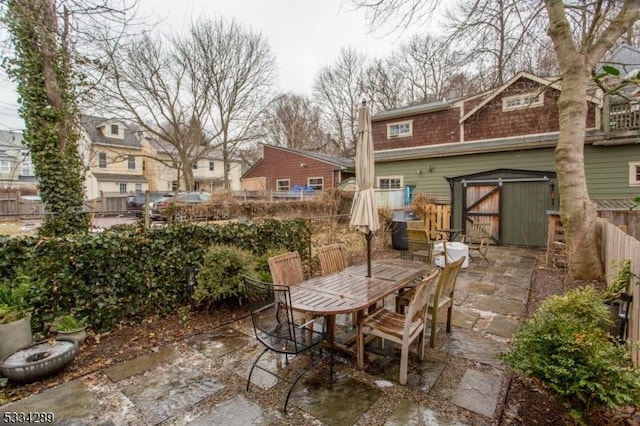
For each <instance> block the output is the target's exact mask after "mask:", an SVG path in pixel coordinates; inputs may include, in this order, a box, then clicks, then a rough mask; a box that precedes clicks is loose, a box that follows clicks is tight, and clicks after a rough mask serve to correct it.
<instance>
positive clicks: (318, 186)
mask: <svg viewBox="0 0 640 426" xmlns="http://www.w3.org/2000/svg"><path fill="white" fill-rule="evenodd" d="M307 186H310V187H311V188H313V189H314V190H316V191H322V190H323V189H324V178H321V177H315V178H308V179H307Z"/></svg>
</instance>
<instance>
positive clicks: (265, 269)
mask: <svg viewBox="0 0 640 426" xmlns="http://www.w3.org/2000/svg"><path fill="white" fill-rule="evenodd" d="M286 252H287V249H283V248H274V249H269V250H267V251H266V252H264V254H262V255H261V256H258V257H256V260H255V265H254V276H255V277H256V278H257V279H259V280H260V281H263V282H266V283H270V282H272V278H271V269H269V258H270V257H273V256H278V255H280V254H283V253H286Z"/></svg>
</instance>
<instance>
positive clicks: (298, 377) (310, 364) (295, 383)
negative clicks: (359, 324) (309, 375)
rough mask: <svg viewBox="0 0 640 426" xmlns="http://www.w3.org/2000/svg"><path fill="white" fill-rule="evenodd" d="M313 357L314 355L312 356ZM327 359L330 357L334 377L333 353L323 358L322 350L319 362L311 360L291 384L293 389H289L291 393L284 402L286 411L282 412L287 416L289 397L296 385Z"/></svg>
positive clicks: (289, 393) (288, 393)
mask: <svg viewBox="0 0 640 426" xmlns="http://www.w3.org/2000/svg"><path fill="white" fill-rule="evenodd" d="M311 356H312V357H313V354H312V355H311ZM327 357H330V358H331V360H330V365H331V366H330V369H331V375H332V376H333V354H332V353H331V352H328V355H325V356H323V355H322V350H321V351H320V356H319V357H318V359H317V360H315V361H314V360H313V359H312V360H311V362H310V363H309V364H307V366H306V367H305V368H303V369H302V371H301V372H300V374H298V376H297V377H296V379H295V380H294V381H293V382H291V387H289V392H287V399H285V401H284V409H283V410H282V411H283V412H284V413H285V414H286V413H287V405H289V397H290V396H291V392H293V388H295V387H296V385H297V384H298V382H299V381H300V379H301V378H302V376H304V375H305V373H306V372H307V371H309V370H311V369H312V368H313V367H315V366H316V365H317V364H319V363H320V362H322V361H324V360H325V359H326V358H327ZM332 383H333V379H332Z"/></svg>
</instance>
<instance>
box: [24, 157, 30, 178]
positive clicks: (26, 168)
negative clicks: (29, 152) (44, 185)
mask: <svg viewBox="0 0 640 426" xmlns="http://www.w3.org/2000/svg"><path fill="white" fill-rule="evenodd" d="M22 176H31V161H28V159H25V160H24V161H23V162H22Z"/></svg>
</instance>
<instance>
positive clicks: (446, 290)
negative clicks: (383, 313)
mask: <svg viewBox="0 0 640 426" xmlns="http://www.w3.org/2000/svg"><path fill="white" fill-rule="evenodd" d="M465 259H466V257H465V256H462V257H461V258H459V259H458V260H456V261H454V262H451V263H447V264H446V265H445V266H444V268H443V269H442V274H440V278H439V279H438V286H437V287H436V290H435V292H434V293H433V296H432V297H431V300H430V301H429V306H428V313H429V315H430V316H431V336H430V342H429V346H431V348H434V347H435V343H436V324H437V323H438V312H439V311H440V310H441V309H442V308H444V307H445V306H446V307H447V328H446V330H447V333H451V316H452V313H453V292H454V290H455V286H456V280H457V279H458V273H459V272H460V269H461V268H462V264H463V263H464V261H465ZM414 291H415V289H413V288H412V289H409V290H407V291H405V292H403V293H402V294H400V295H399V296H398V297H397V298H396V312H399V313H402V312H404V308H405V306H408V305H409V303H410V301H411V298H412V297H413V292H414Z"/></svg>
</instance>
